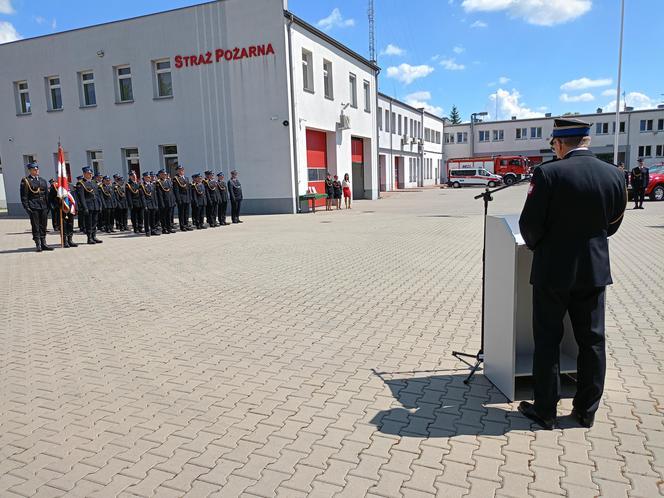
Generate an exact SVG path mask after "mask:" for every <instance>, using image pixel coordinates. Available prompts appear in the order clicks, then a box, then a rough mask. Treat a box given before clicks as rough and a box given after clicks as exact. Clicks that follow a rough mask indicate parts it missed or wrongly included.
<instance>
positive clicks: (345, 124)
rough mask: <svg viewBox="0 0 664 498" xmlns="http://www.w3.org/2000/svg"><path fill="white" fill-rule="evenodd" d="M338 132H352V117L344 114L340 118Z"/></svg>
mask: <svg viewBox="0 0 664 498" xmlns="http://www.w3.org/2000/svg"><path fill="white" fill-rule="evenodd" d="M337 129H338V130H350V117H349V116H346V115H345V114H344V113H343V112H342V113H341V116H339V122H338V123H337Z"/></svg>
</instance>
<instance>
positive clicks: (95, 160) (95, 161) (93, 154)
mask: <svg viewBox="0 0 664 498" xmlns="http://www.w3.org/2000/svg"><path fill="white" fill-rule="evenodd" d="M87 155H88V164H89V165H90V166H92V170H93V171H94V173H95V176H97V175H99V174H102V173H103V172H104V154H103V152H102V151H100V150H89V151H88V152H87Z"/></svg>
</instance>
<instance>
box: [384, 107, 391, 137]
mask: <svg viewBox="0 0 664 498" xmlns="http://www.w3.org/2000/svg"><path fill="white" fill-rule="evenodd" d="M385 131H386V132H388V133H389V131H390V111H389V110H387V109H385Z"/></svg>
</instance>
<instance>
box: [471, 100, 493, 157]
mask: <svg viewBox="0 0 664 498" xmlns="http://www.w3.org/2000/svg"><path fill="white" fill-rule="evenodd" d="M487 114H489V113H488V112H486V111H482V112H474V113H472V114H471V115H470V157H475V116H486V115H487Z"/></svg>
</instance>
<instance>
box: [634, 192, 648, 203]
mask: <svg viewBox="0 0 664 498" xmlns="http://www.w3.org/2000/svg"><path fill="white" fill-rule="evenodd" d="M645 197H646V189H644V188H635V189H634V205H635V206H638V207H642V206H643V199H645Z"/></svg>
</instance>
